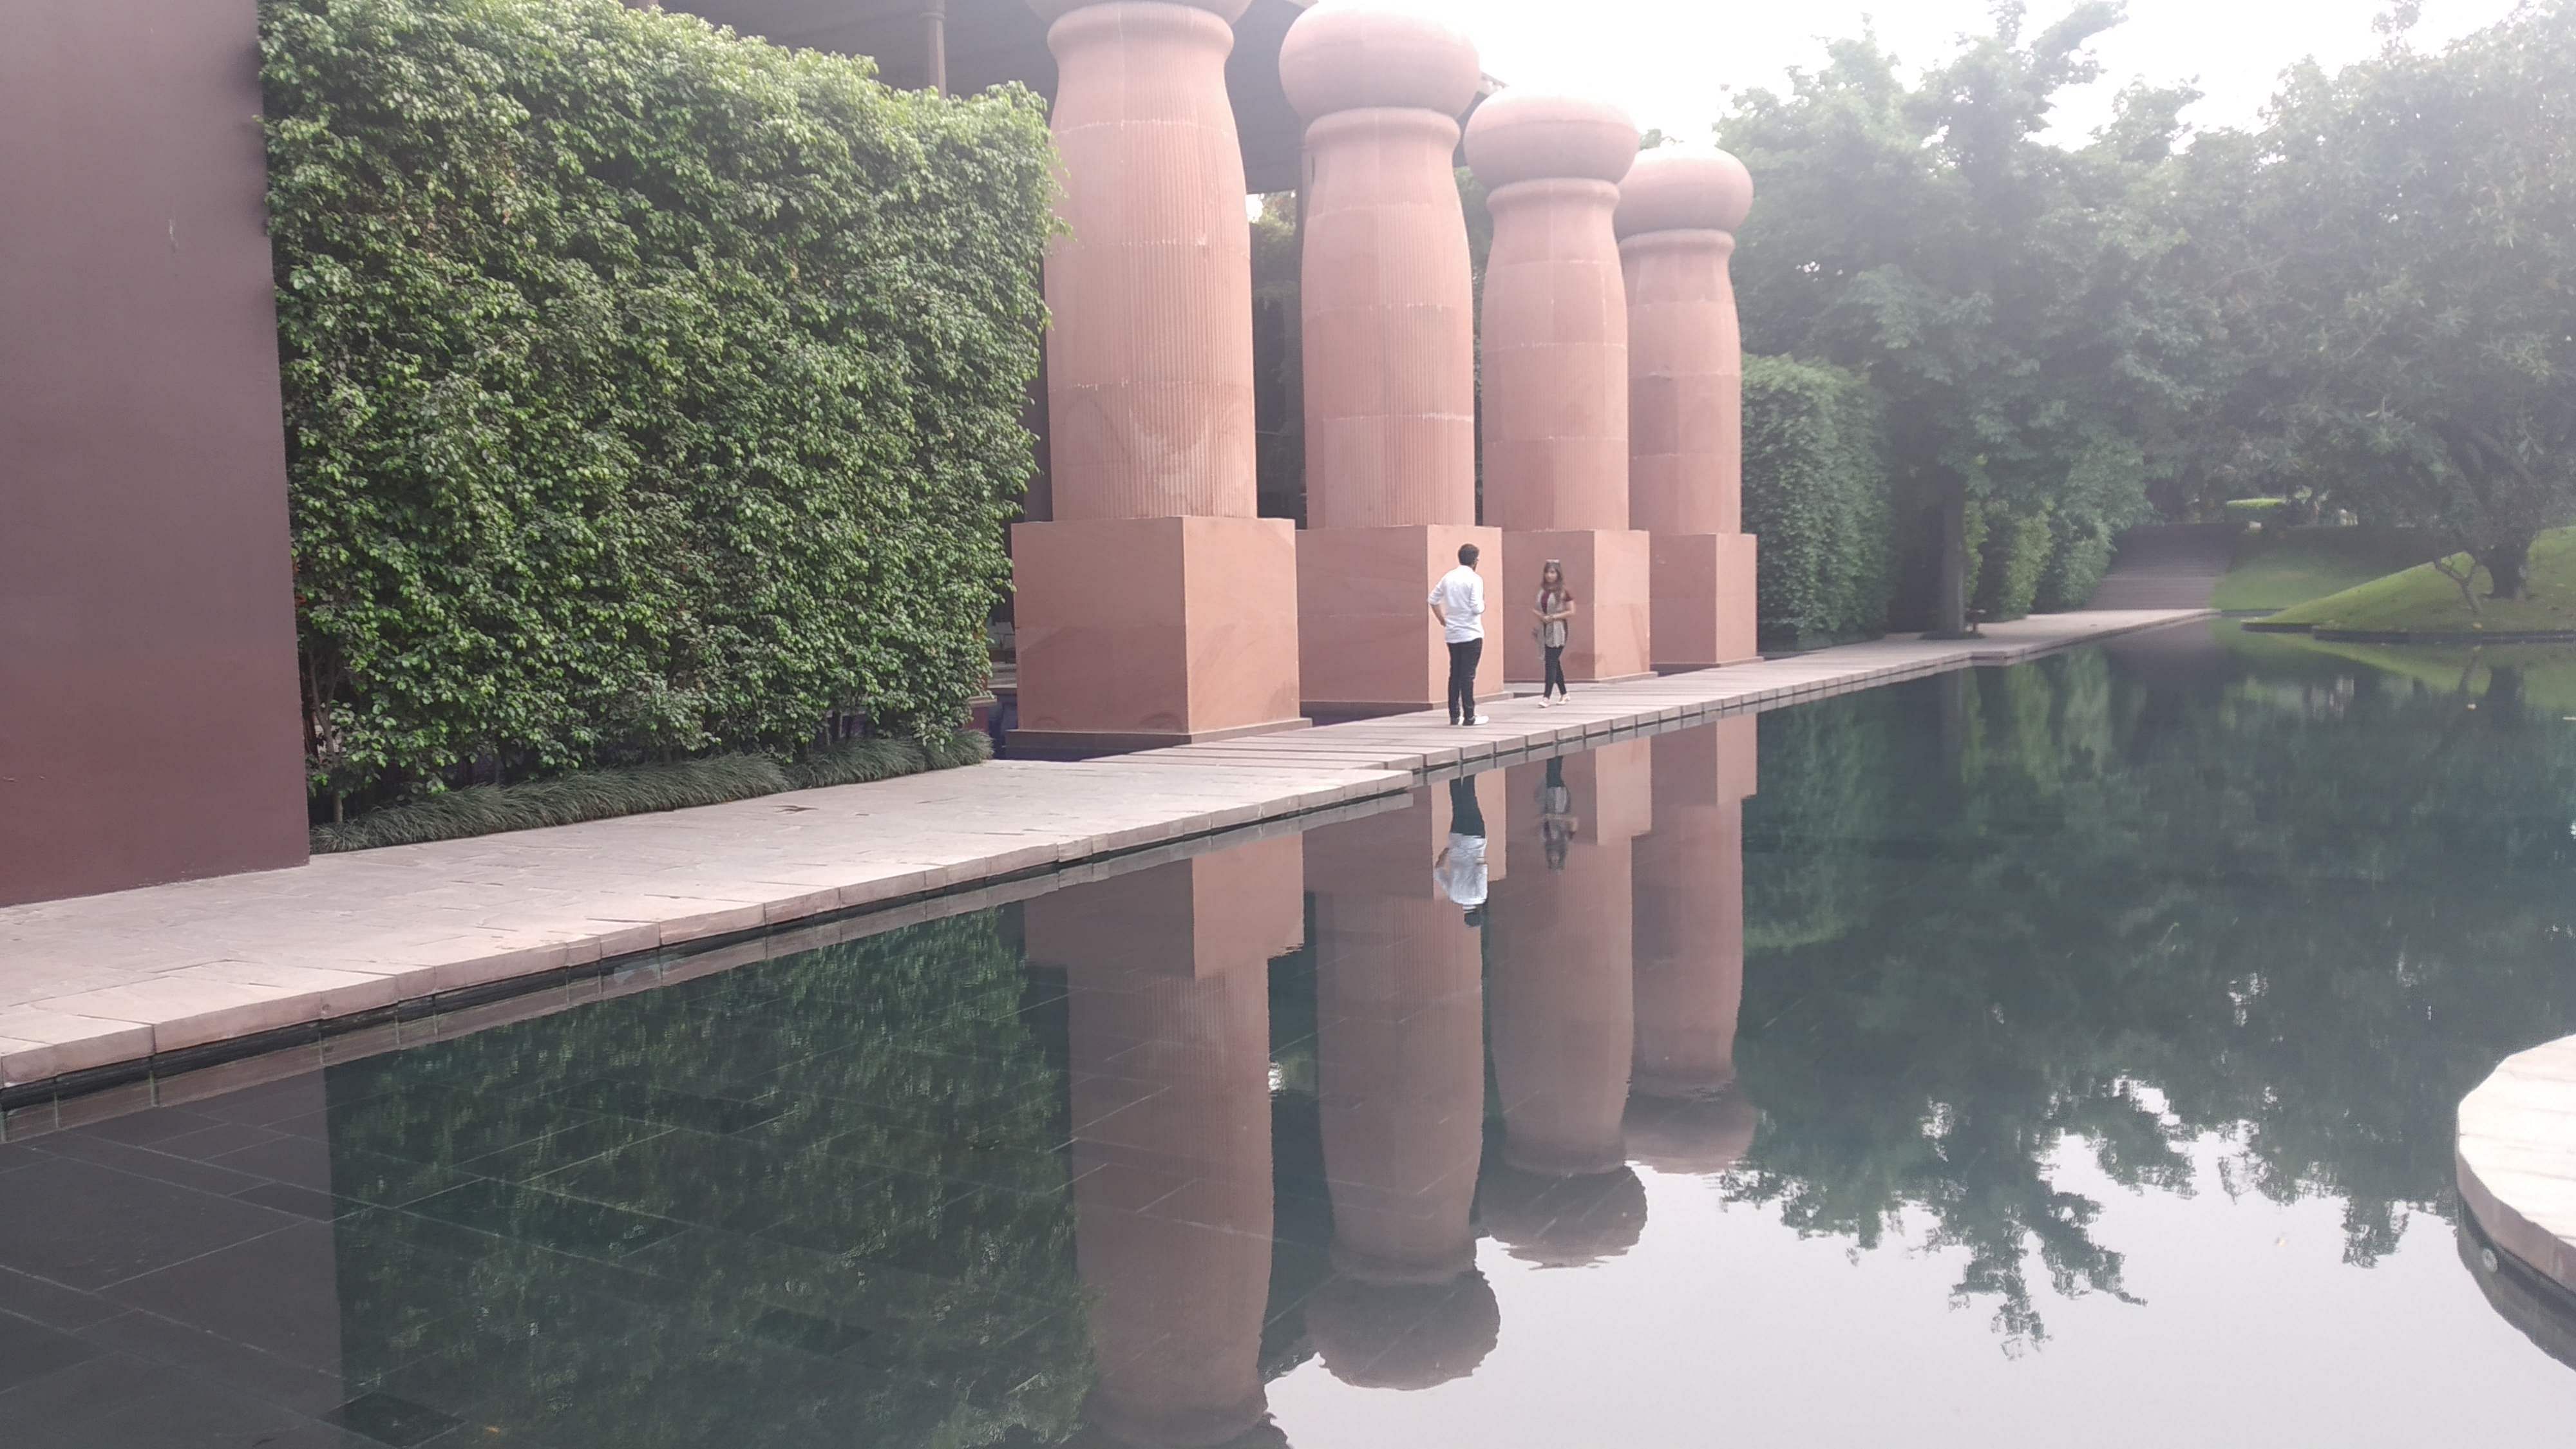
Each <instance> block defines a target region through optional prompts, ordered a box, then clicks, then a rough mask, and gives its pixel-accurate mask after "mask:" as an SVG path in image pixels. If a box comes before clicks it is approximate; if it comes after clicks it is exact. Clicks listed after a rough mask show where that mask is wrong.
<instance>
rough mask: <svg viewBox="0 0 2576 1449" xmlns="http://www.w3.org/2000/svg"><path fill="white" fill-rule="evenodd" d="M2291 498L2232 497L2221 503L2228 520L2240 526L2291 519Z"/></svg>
mask: <svg viewBox="0 0 2576 1449" xmlns="http://www.w3.org/2000/svg"><path fill="white" fill-rule="evenodd" d="M2289 508H2290V500H2289V499H2287V498H2230V499H2228V500H2227V502H2226V503H2224V504H2222V505H2220V511H2221V512H2223V513H2225V514H2226V516H2227V521H2228V522H2230V523H2233V524H2235V525H2236V526H2237V527H2239V528H2245V527H2250V526H2254V525H2259V524H2266V523H2286V522H2288V521H2289V517H2290V514H2289Z"/></svg>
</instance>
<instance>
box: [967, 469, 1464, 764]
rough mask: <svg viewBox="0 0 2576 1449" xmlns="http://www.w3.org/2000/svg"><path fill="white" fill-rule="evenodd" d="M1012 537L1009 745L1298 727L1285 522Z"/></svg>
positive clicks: (1153, 742) (1113, 742) (1093, 743)
mask: <svg viewBox="0 0 2576 1449" xmlns="http://www.w3.org/2000/svg"><path fill="white" fill-rule="evenodd" d="M1012 543H1013V571H1014V575H1015V587H1016V589H1017V592H1018V613H1019V617H1020V621H1021V622H1020V636H1019V637H1020V644H1019V649H1020V726H1021V729H1020V733H1021V735H1025V736H1027V737H1028V738H1027V739H1026V740H1025V741H1022V740H1021V739H1019V738H1018V737H1017V736H1015V737H1014V743H1027V744H1033V745H1038V746H1040V747H1044V746H1046V745H1048V744H1049V743H1051V742H1055V743H1062V744H1065V745H1067V746H1069V747H1071V748H1074V749H1081V750H1087V751H1089V752H1092V753H1101V752H1106V751H1110V750H1121V749H1147V748H1154V747H1157V746H1163V745H1174V744H1186V743H1190V742H1193V741H1197V740H1206V739H1218V738H1224V737H1226V736H1229V735H1235V734H1250V733H1257V732H1260V731H1264V730H1277V729H1291V728H1295V727H1297V726H1298V725H1300V724H1302V723H1303V718H1302V716H1300V715H1299V714H1298V712H1297V711H1298V703H1299V697H1298V677H1297V665H1298V656H1297V614H1296V611H1295V610H1294V609H1292V608H1289V607H1287V605H1288V603H1289V601H1290V600H1292V599H1294V598H1295V597H1296V596H1297V542H1296V533H1295V530H1294V528H1293V527H1292V526H1291V525H1290V524H1289V523H1288V522H1287V521H1285V520H1283V519H1269V518H1263V519H1255V518H1136V519H1095V520H1091V521H1088V522H1079V523H1023V524H1021V525H1019V526H1018V527H1017V528H1015V529H1013V530H1012ZM1424 587H1425V589H1426V591H1427V589H1428V587H1429V585H1428V584H1427V583H1426V584H1425V586H1424ZM1425 617H1426V619H1427V618H1428V615H1427V613H1426V615H1425Z"/></svg>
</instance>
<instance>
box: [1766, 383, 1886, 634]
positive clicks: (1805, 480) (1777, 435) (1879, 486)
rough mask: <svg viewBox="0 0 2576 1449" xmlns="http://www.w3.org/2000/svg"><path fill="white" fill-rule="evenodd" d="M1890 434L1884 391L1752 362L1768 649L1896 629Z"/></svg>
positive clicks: (1861, 384) (1865, 384) (1864, 384)
mask: <svg viewBox="0 0 2576 1449" xmlns="http://www.w3.org/2000/svg"><path fill="white" fill-rule="evenodd" d="M1891 486H1892V482H1891V479H1890V476H1889V469H1888V458H1887V441H1886V434H1885V431H1884V429H1883V428H1882V426H1881V423H1880V417H1879V407H1878V402H1877V398H1876V395H1875V394H1874V393H1872V392H1871V391H1870V388H1869V385H1868V384H1867V383H1865V382H1863V381H1862V380H1861V379H1860V378H1859V377H1858V376H1856V375H1855V374H1852V373H1848V372H1845V371H1842V370H1841V369H1839V368H1834V367H1826V366H1822V365H1819V364H1815V363H1807V362H1797V361H1792V360H1790V359H1787V358H1778V357H1748V358H1746V359H1745V361H1744V528H1745V531H1746V532H1748V533H1752V534H1756V535H1759V536H1760V538H1761V540H1762V543H1761V570H1760V613H1761V632H1762V640H1763V643H1764V644H1766V645H1769V646H1775V647H1792V648H1795V647H1803V646H1806V645H1812V644H1821V643H1828V642H1831V641H1833V640H1837V639H1850V638H1858V637H1863V636H1867V635H1874V634H1878V633H1881V632H1883V631H1885V629H1886V628H1887V609H1888V602H1889V599H1890V597H1891V595H1892V594H1893V591H1894V588H1895V575H1894V567H1895V551H1894V545H1893V540H1892V538H1891V535H1890V529H1891V526H1892V525H1891V522H1890V517H1891V515H1890V511H1889V489H1890V487H1891Z"/></svg>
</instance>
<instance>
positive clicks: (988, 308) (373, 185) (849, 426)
mask: <svg viewBox="0 0 2576 1449" xmlns="http://www.w3.org/2000/svg"><path fill="white" fill-rule="evenodd" d="M260 12H261V20H262V44H263V56H264V63H263V79H264V82H265V87H266V94H267V114H268V123H267V125H268V142H269V162H270V195H269V209H270V214H271V222H272V235H273V237H274V246H275V255H276V264H277V278H278V305H279V330H280V338H281V343H282V350H283V361H284V377H285V384H286V409H287V435H288V448H289V468H290V481H291V489H292V491H291V499H292V505H293V522H294V544H295V563H296V587H297V596H298V615H299V632H300V643H301V647H302V656H303V672H304V682H305V693H306V700H305V704H306V716H307V722H308V726H309V730H308V737H307V743H308V749H309V756H310V764H311V768H312V773H313V778H314V780H315V783H316V785H317V787H319V788H322V789H325V790H328V791H332V792H349V793H356V794H361V795H373V796H374V797H377V798H399V797H400V796H401V795H403V794H404V793H407V792H411V791H416V790H419V789H421V788H423V787H428V788H435V787H436V785H437V784H438V782H439V781H440V780H441V778H442V777H443V776H452V775H454V774H455V773H456V772H457V770H458V767H459V766H460V764H462V763H463V762H468V761H475V760H478V759H479V760H484V761H499V762H501V763H503V764H504V765H505V766H508V767H511V768H515V769H520V770H526V771H530V772H534V773H553V772H559V771H563V770H568V769H577V768H581V767H586V766H591V765H595V764H599V763H603V762H606V763H631V762H636V761H642V760H649V759H662V758H669V757H672V756H678V755H692V754H703V753H708V752H722V751H734V752H739V751H749V750H768V751H774V752H780V753H792V752H794V751H797V750H799V749H801V748H802V747H803V746H804V745H805V744H806V743H807V742H809V741H812V740H813V739H815V738H817V736H818V735H819V734H820V733H821V731H820V726H821V724H822V722H823V720H824V719H825V717H826V716H827V714H829V713H830V712H833V711H856V712H865V713H866V714H868V715H869V716H870V717H871V718H872V720H873V721H874V722H875V723H876V724H877V725H878V726H879V727H881V728H885V729H888V730H890V731H894V732H920V731H925V730H929V731H936V730H942V729H945V728H947V727H949V726H951V725H953V724H954V723H955V722H956V721H957V720H958V719H959V718H960V717H961V716H962V714H963V711H964V708H965V706H966V704H967V702H968V700H969V699H970V698H971V697H972V696H973V695H974V694H975V693H976V691H977V690H978V688H979V687H980V683H981V681H982V679H983V677H984V672H985V664H986V661H985V650H984V646H983V641H982V637H981V626H982V624H983V621H984V619H985V617H986V615H987V613H988V612H989V610H990V608H991V606H992V603H993V600H994V599H995V597H996V596H997V593H998V592H999V591H1000V590H1001V589H1002V588H1003V587H1004V586H1005V585H1006V583H1007V579H1008V563H1007V560H1006V558H1005V555H1004V551H1003V527H1004V524H1005V522H1006V521H1007V519H1008V518H1009V516H1010V515H1011V513H1012V512H1013V509H1014V507H1015V504H1016V500H1017V499H1018V497H1019V495H1020V492H1021V490H1022V488H1023V487H1024V486H1025V484H1026V482H1027V479H1028V476H1029V474H1030V472H1031V466H1032V464H1031V449H1030V445H1029V439H1028V436H1027V434H1026V432H1025V430H1024V429H1023V428H1022V426H1021V422H1020V417H1021V412H1022V409H1023V408H1024V406H1025V404H1026V400H1027V390H1028V385H1029V382H1030V380H1031V378H1032V377H1033V376H1034V373H1035V369H1036V366H1037V356H1038V341H1037V337H1038V328H1039V326H1040V323H1041V320H1042V316H1043V307H1042V304H1041V302H1040V299H1039V295H1038V287H1037V279H1038V266H1039V260H1040V256H1041V252H1042V249H1043V246H1044V243H1045V239H1046V236H1047V233H1048V229H1049V226H1050V223H1049V221H1048V218H1047V208H1048V203H1049V199H1050V192H1049V188H1050V186H1051V182H1050V180H1049V173H1048V167H1049V164H1050V161H1049V158H1050V154H1051V153H1050V150H1049V145H1048V139H1047V134H1046V128H1045V122H1044V118H1043V115H1042V113H1041V108H1040V105H1039V103H1038V101H1037V100H1036V98H1034V97H1033V96H1031V95H1029V94H1028V93H1026V92H1025V91H1022V90H1018V89H1016V88H1012V89H1006V90H1002V91H996V92H993V93H990V94H988V95H985V96H983V97H980V98H977V99H973V100H965V101H954V100H945V99H941V98H938V97H935V96H931V95H928V94H923V93H905V92H897V91H894V90H891V89H888V88H887V87H885V86H882V85H880V84H878V83H876V82H875V81H874V80H873V79H871V67H870V66H869V64H868V63H867V62H865V61H863V60H852V59H846V58H839V57H833V56H828V55H824V54H820V53H816V52H793V53H791V52H789V51H786V50H783V49H780V48H778V47H775V46H771V45H768V44H765V43H762V42H758V41H752V40H744V39H740V38H737V37H735V36H733V35H732V34H731V33H730V32H725V31H719V30H716V29H714V28H712V27H710V26H708V25H707V24H706V23H705V22H703V21H700V20H698V19H695V18H693V17H689V16H685V15H680V14H677V13H667V14H666V13H661V12H657V11H649V10H628V9H626V8H625V7H623V6H622V5H620V4H618V3H617V0H261V5H260ZM485 773H486V774H488V773H489V771H488V768H487V770H486V772H485Z"/></svg>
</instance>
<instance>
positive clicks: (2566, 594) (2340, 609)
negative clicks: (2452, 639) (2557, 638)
mask: <svg viewBox="0 0 2576 1449" xmlns="http://www.w3.org/2000/svg"><path fill="white" fill-rule="evenodd" d="M2453 562H2454V563H2464V562H2465V560H2464V559H2454V560H2453ZM2231 577H2232V575H2231ZM2526 582H2527V583H2528V584H2529V586H2530V591H2531V597H2530V598H2527V599H2490V598H2486V597H2484V593H2485V590H2486V587H2487V582H2486V578H2485V576H2484V575H2480V576H2479V578H2478V584H2477V587H2478V589H2479V593H2480V597H2479V599H2478V605H2479V608H2478V612H2476V613H2474V614H2472V613H2471V612H2469V606H2468V603H2467V601H2465V600H2463V599H2462V598H2461V597H2460V589H2459V586H2458V585H2457V584H2454V583H2452V582H2451V581H2450V580H2449V579H2447V578H2444V577H2443V576H2442V575H2441V574H2439V573H2437V572H2435V571H2434V569H2433V567H2432V565H2430V564H2418V565H2417V566H2416V567H2414V568H2410V569H2405V570H2403V571H2401V572H2398V573H2392V574H2389V575H2388V576H2386V577H2385V578H2378V579H2373V580H2371V581H2370V582H2369V583H2366V584H2362V585H2360V586H2358V587H2355V588H2348V589H2345V590H2343V591H2342V592H2341V593H2335V594H2328V595H2326V596H2325V597H2323V598H2311V599H2309V600H2308V601H2307V602H2304V603H2301V604H2299V605H2298V606H2296V607H2294V608H2285V609H2283V610H2282V611H2281V612H2280V613H2277V614H2274V615H2273V616H2272V617H2271V618H2269V619H2267V620H2265V621H2264V622H2266V623H2271V624H2313V625H2315V626H2316V627H2317V628H2320V629H2368V630H2389V631H2392V632H2404V633H2410V634H2445V633H2456V634H2466V633H2471V632H2484V633H2505V634H2509V633H2517V632H2530V633H2537V632H2541V631H2545V630H2576V528H2558V529H2552V530H2550V531H2549V532H2547V533H2544V534H2542V535H2541V536H2540V538H2539V540H2538V541H2537V542H2535V543H2534V544H2532V546H2531V570H2530V574H2529V577H2528V578H2527V580H2526Z"/></svg>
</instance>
